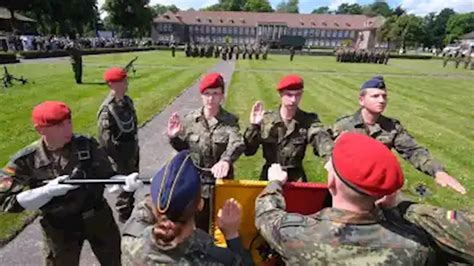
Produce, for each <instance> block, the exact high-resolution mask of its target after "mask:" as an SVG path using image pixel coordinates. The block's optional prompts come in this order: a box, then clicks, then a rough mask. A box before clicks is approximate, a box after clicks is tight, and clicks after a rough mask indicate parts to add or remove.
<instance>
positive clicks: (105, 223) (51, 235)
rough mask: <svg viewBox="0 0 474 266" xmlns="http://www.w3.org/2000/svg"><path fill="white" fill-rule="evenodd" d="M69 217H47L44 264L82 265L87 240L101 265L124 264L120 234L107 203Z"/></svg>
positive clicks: (59, 265) (42, 224) (44, 224)
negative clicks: (81, 260)
mask: <svg viewBox="0 0 474 266" xmlns="http://www.w3.org/2000/svg"><path fill="white" fill-rule="evenodd" d="M103 204H104V205H103V206H102V208H96V209H92V210H89V211H87V212H84V213H82V214H81V215H78V216H77V217H68V218H51V217H48V216H47V215H46V216H44V217H43V218H42V219H41V221H40V223H41V227H42V228H43V238H44V252H45V255H46V256H45V261H44V264H45V265H48V266H50V265H54V266H62V265H64V266H74V265H79V259H80V255H81V250H82V246H83V244H84V240H87V241H89V244H90V246H91V248H92V251H93V252H94V254H95V256H96V257H97V259H98V261H99V262H100V264H101V265H121V258H120V257H121V251H120V232H119V229H118V227H117V224H116V223H115V221H114V217H113V215H112V210H111V209H110V207H109V205H108V204H107V203H103Z"/></svg>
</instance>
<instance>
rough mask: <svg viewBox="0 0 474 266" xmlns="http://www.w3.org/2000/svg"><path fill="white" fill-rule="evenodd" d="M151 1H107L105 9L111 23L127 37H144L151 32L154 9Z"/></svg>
mask: <svg viewBox="0 0 474 266" xmlns="http://www.w3.org/2000/svg"><path fill="white" fill-rule="evenodd" d="M149 2H150V0H106V1H105V4H104V7H103V9H104V10H106V11H107V12H108V13H109V16H110V22H111V23H112V25H114V26H115V27H116V28H117V29H118V30H119V32H120V33H121V35H123V36H125V37H131V36H144V35H147V34H148V33H149V31H150V22H151V20H152V9H151V8H150V7H149V6H148V4H149Z"/></svg>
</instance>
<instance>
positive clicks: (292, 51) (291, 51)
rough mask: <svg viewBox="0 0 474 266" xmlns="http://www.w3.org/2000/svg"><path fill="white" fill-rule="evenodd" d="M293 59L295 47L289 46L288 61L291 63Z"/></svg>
mask: <svg viewBox="0 0 474 266" xmlns="http://www.w3.org/2000/svg"><path fill="white" fill-rule="evenodd" d="M294 57H295V47H293V46H291V47H290V61H293V58H294Z"/></svg>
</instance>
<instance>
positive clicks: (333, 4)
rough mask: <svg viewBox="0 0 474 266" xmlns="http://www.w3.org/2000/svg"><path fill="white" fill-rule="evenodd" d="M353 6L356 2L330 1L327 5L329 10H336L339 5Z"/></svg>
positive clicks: (344, 0) (351, 0) (350, 0)
mask: <svg viewBox="0 0 474 266" xmlns="http://www.w3.org/2000/svg"><path fill="white" fill-rule="evenodd" d="M344 3H346V4H355V3H357V1H356V0H331V3H330V4H329V9H331V10H336V9H337V8H338V7H339V6H340V5H341V4H344Z"/></svg>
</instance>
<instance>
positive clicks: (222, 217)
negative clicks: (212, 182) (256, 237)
mask: <svg viewBox="0 0 474 266" xmlns="http://www.w3.org/2000/svg"><path fill="white" fill-rule="evenodd" d="M241 221H242V208H241V206H240V204H239V202H237V201H236V200H235V199H228V200H226V201H225V202H224V206H222V209H220V210H219V212H218V213H217V226H218V227H219V229H220V230H221V231H222V233H223V234H224V237H225V239H227V240H229V239H233V238H236V237H238V236H239V228H240V223H241Z"/></svg>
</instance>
